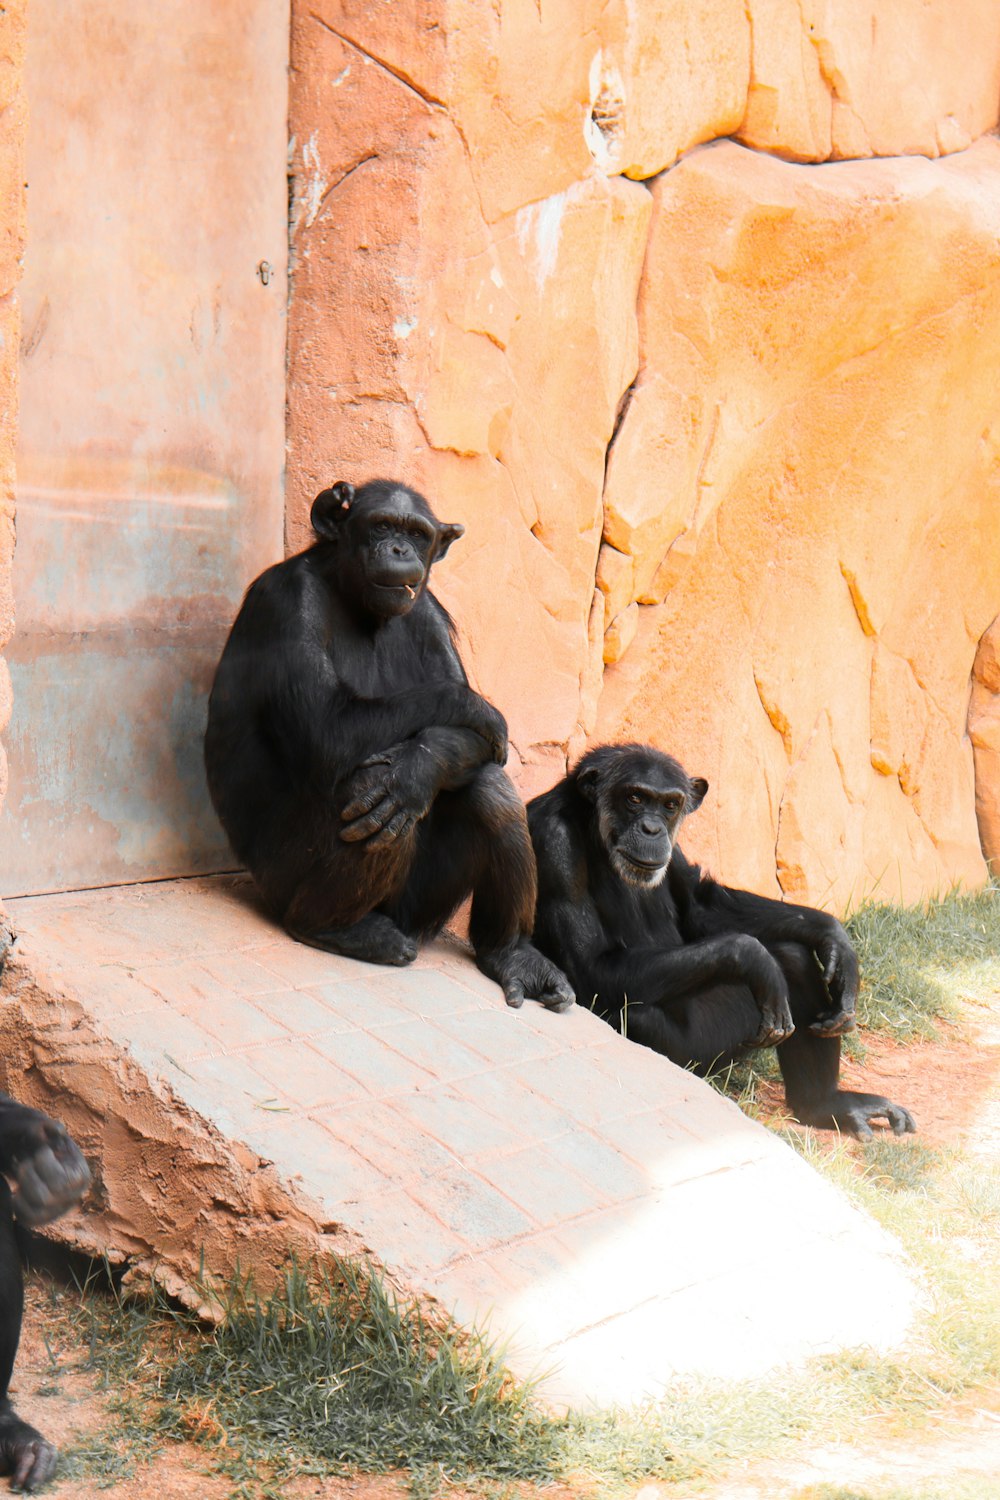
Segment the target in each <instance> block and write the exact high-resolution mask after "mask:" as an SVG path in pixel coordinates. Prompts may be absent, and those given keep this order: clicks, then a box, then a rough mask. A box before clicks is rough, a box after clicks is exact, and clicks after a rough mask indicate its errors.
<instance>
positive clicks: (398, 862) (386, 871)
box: [258, 819, 417, 966]
mask: <svg viewBox="0 0 1000 1500" xmlns="http://www.w3.org/2000/svg"><path fill="white" fill-rule="evenodd" d="M318 823H319V820H318V819H317V820H316V821H315V822H314V824H313V827H312V828H311V829H310V830H309V831H308V833H307V832H305V831H304V830H300V831H297V832H296V833H295V834H293V835H292V836H290V837H289V839H288V841H287V846H286V847H287V849H288V850H289V851H290V852H289V855H288V864H287V865H286V866H285V868H284V869H283V871H282V878H281V879H280V885H281V886H282V889H283V892H284V893H288V894H283V897H281V898H279V899H278V901H276V902H273V904H275V905H276V906H277V907H278V909H279V910H280V911H281V912H282V920H283V921H284V924H285V926H286V928H287V929H288V931H289V932H290V933H291V935H292V937H294V938H297V939H298V941H299V942H300V943H308V944H309V945H310V947H313V948H322V949H323V950H324V951H325V952H327V953H342V954H344V955H345V956H346V957H348V958H360V959H363V960H364V961H365V962H367V963H375V964H393V965H397V966H399V965H403V964H408V963H412V962H413V960H414V959H415V958H416V956H417V944H416V943H415V942H414V941H413V939H412V938H410V937H408V936H407V935H406V934H405V933H403V932H401V931H400V929H399V927H398V926H397V925H396V923H395V922H393V921H392V920H391V918H390V917H389V916H387V915H386V914H385V912H384V911H382V910H377V909H376V908H381V907H383V906H384V905H385V903H386V902H388V901H390V900H391V899H392V898H393V897H395V896H397V895H398V894H399V892H400V891H401V890H402V889H403V888H404V887H405V885H406V881H407V879H408V877H409V872H410V866H411V865H412V863H413V859H414V855H415V853H416V831H415V830H414V831H412V832H410V833H408V834H406V835H404V836H403V837H401V838H399V839H397V840H396V841H395V842H394V843H392V844H389V845H388V846H385V847H381V848H376V849H372V848H370V847H369V845H368V844H367V842H359V843H353V844H352V843H345V842H344V841H343V840H342V839H341V838H340V831H341V828H342V827H343V824H342V823H341V822H340V821H339V819H338V820H337V822H336V823H330V824H328V825H326V826H324V825H323V824H321V823H319V826H317V824H318ZM293 850H294V851H299V850H304V851H306V853H305V856H304V857H303V855H301V854H299V853H298V852H296V853H295V854H294V855H293V854H292V853H291V851H293ZM293 858H294V860H295V861H296V863H295V865H294V866H292V864H291V861H292V859H293ZM268 881H269V883H270V884H271V885H272V886H274V885H275V884H276V879H275V868H274V864H273V863H272V864H270V865H269V870H268ZM258 884H261V885H262V887H264V894H265V896H267V895H268V890H267V888H266V886H265V885H264V882H263V881H258Z"/></svg>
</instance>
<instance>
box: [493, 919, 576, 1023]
mask: <svg viewBox="0 0 1000 1500" xmlns="http://www.w3.org/2000/svg"><path fill="white" fill-rule="evenodd" d="M476 963H477V964H478V965H479V968H480V969H481V970H482V972H483V973H484V974H485V975H486V976H487V978H489V979H493V980H495V981H496V983H497V984H498V985H500V987H501V989H502V990H503V993H504V998H505V999H506V1001H507V1004H508V1005H510V1006H512V1007H513V1008H514V1009H517V1007H518V1006H521V1005H523V1004H524V1002H525V1000H540V1001H541V1003H542V1004H543V1005H544V1006H545V1008H546V1009H547V1010H568V1009H569V1007H570V1006H571V1005H574V1004H575V1003H576V995H575V994H574V993H573V988H572V986H571V985H570V982H569V980H568V979H567V978H566V975H565V974H564V973H563V971H562V970H561V969H557V968H556V966H555V964H553V963H550V962H549V960H548V959H547V958H546V957H545V956H544V954H541V953H539V951H538V949H537V948H536V947H535V945H534V943H531V942H529V941H528V939H527V938H525V937H522V938H516V939H515V940H514V942H512V943H506V944H505V945H504V946H503V947H502V948H492V949H490V950H489V951H487V952H479V953H477V954H476Z"/></svg>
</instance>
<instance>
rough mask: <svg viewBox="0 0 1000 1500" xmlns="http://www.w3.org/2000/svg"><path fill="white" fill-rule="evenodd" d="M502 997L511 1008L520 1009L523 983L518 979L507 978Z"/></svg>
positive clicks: (522, 1002)
mask: <svg viewBox="0 0 1000 1500" xmlns="http://www.w3.org/2000/svg"><path fill="white" fill-rule="evenodd" d="M503 997H504V999H505V1000H506V1002H507V1004H508V1005H509V1006H510V1008H511V1010H520V1009H521V1006H522V1005H523V1004H524V985H523V984H522V983H521V981H520V979H508V980H507V983H506V984H505V985H504V987H503Z"/></svg>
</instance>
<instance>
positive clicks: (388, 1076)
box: [312, 1031, 434, 1102]
mask: <svg viewBox="0 0 1000 1500" xmlns="http://www.w3.org/2000/svg"><path fill="white" fill-rule="evenodd" d="M312 1046H313V1047H314V1048H315V1050H316V1051H317V1052H318V1053H319V1054H320V1055H321V1056H323V1057H328V1058H329V1059H330V1061H331V1062H334V1063H336V1065H337V1067H338V1068H342V1069H343V1070H344V1072H345V1073H349V1074H350V1075H351V1076H352V1077H353V1078H356V1079H357V1080H358V1083H359V1085H360V1086H361V1088H362V1089H363V1090H365V1091H366V1092H367V1093H368V1094H370V1095H374V1097H375V1098H377V1099H384V1098H387V1097H388V1096H389V1095H390V1094H399V1093H409V1092H410V1091H411V1090H413V1089H418V1088H422V1087H430V1086H431V1085H432V1084H433V1083H434V1075H433V1073H431V1072H429V1071H428V1070H427V1069H426V1068H423V1067H421V1066H420V1065H419V1063H416V1062H411V1061H410V1059H409V1058H408V1057H405V1056H404V1055H403V1054H402V1052H398V1051H396V1050H395V1049H394V1048H393V1047H390V1046H389V1045H388V1044H387V1042H385V1041H383V1040H382V1038H381V1037H377V1036H372V1035H370V1034H369V1033H368V1032H366V1031H346V1032H340V1033H338V1034H337V1035H336V1036H318V1037H316V1038H315V1039H314V1041H313V1042H312ZM324 1102H330V1101H324Z"/></svg>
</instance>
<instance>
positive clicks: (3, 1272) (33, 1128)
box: [0, 1094, 90, 1490]
mask: <svg viewBox="0 0 1000 1500" xmlns="http://www.w3.org/2000/svg"><path fill="white" fill-rule="evenodd" d="M89 1182H90V1172H89V1170H88V1168H87V1163H86V1162H85V1161H84V1159H83V1157H82V1156H81V1154H80V1151H79V1149H78V1148H77V1146H76V1145H75V1144H74V1142H73V1141H71V1140H70V1138H69V1136H68V1135H67V1134H66V1132H65V1130H64V1129H63V1127H62V1126H61V1125H58V1124H57V1123H56V1121H55V1120H50V1119H49V1117H48V1115H43V1114H41V1113H40V1112H39V1111H38V1110H37V1109H28V1108H27V1107H26V1106H25V1105H22V1104H16V1103H15V1102H14V1100H13V1099H11V1098H8V1096H7V1095H6V1094H0V1472H3V1473H9V1474H11V1475H12V1481H13V1484H14V1487H15V1488H16V1489H22V1490H36V1489H38V1487H39V1486H40V1485H43V1484H44V1483H45V1482H46V1480H48V1479H50V1478H51V1476H52V1474H53V1472H54V1470H55V1466H56V1457H57V1455H56V1450H55V1448H54V1447H53V1446H52V1444H51V1443H49V1442H46V1440H45V1438H43V1437H42V1435H41V1433H40V1432H37V1431H36V1430H35V1428H34V1427H30V1426H29V1425H28V1423H27V1422H22V1420H21V1418H20V1417H19V1416H18V1415H17V1412H16V1411H15V1410H14V1408H13V1406H12V1405H11V1403H10V1400H9V1398H8V1395H7V1391H8V1387H9V1385H10V1377H11V1371H12V1370H13V1368H14V1358H15V1356H16V1354H17V1346H18V1342H19V1340H20V1337H21V1314H22V1311H23V1308H24V1283H23V1279H22V1275H21V1258H20V1254H19V1252H18V1246H17V1238H16V1235H15V1230H14V1220H15V1219H18V1220H19V1221H20V1222H21V1223H22V1224H27V1225H29V1226H30V1227H31V1228H35V1227H36V1226H38V1225H39V1224H48V1223H50V1222H51V1221H52V1220H53V1219H58V1217H59V1215H60V1214H64V1213H65V1212H66V1210H67V1209H70V1208H72V1207H73V1205H74V1203H76V1202H77V1201H78V1200H79V1199H80V1198H82V1197H83V1194H84V1193H85V1192H86V1191H87V1185H88V1183H89Z"/></svg>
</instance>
